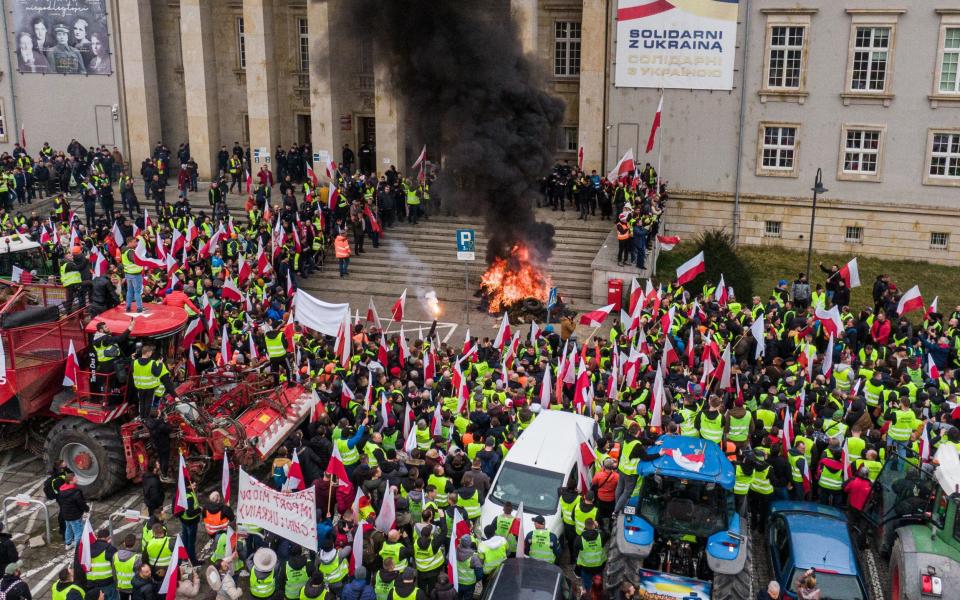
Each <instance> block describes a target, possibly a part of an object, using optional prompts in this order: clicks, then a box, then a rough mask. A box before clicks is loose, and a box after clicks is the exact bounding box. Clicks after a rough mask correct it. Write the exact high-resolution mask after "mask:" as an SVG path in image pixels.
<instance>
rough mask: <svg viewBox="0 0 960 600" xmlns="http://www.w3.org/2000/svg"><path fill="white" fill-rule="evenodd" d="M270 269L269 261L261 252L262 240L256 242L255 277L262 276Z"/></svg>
mask: <svg viewBox="0 0 960 600" xmlns="http://www.w3.org/2000/svg"><path fill="white" fill-rule="evenodd" d="M269 268H270V259H269V258H267V254H266V253H265V252H264V251H263V240H262V239H260V240H259V241H258V242H257V275H263V274H264V273H266V272H267V270H268V269H269Z"/></svg>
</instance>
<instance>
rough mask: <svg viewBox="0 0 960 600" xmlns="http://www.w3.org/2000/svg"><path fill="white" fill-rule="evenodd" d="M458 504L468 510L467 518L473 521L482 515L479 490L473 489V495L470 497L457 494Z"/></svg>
mask: <svg viewBox="0 0 960 600" xmlns="http://www.w3.org/2000/svg"><path fill="white" fill-rule="evenodd" d="M457 506H460V507H462V508H463V509H464V510H465V511H467V518H468V519H470V520H471V521H472V520H473V519H476V518H477V517H479V516H480V513H481V512H482V509H481V507H480V493H479V492H477V490H473V495H472V496H470V497H469V498H464V497H463V496H459V495H458V496H457Z"/></svg>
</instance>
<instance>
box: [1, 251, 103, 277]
mask: <svg viewBox="0 0 960 600" xmlns="http://www.w3.org/2000/svg"><path fill="white" fill-rule="evenodd" d="M93 250H94V251H95V252H96V251H97V247H96V246H94V247H93ZM98 254H99V253H98ZM90 256H91V258H92V257H93V255H92V254H91V255H90ZM10 281H12V282H14V283H32V282H33V274H31V273H30V271H27V270H26V269H21V268H20V267H18V266H17V265H13V268H12V269H11V271H10Z"/></svg>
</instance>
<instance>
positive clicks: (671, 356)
mask: <svg viewBox="0 0 960 600" xmlns="http://www.w3.org/2000/svg"><path fill="white" fill-rule="evenodd" d="M671 309H672V307H671ZM663 362H664V364H665V367H669V366H670V365H672V364H673V363H675V362H680V356H679V355H678V354H677V351H676V349H675V348H674V347H673V344H671V343H670V338H669V337H665V338H663Z"/></svg>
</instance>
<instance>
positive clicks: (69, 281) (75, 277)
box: [60, 263, 80, 287]
mask: <svg viewBox="0 0 960 600" xmlns="http://www.w3.org/2000/svg"><path fill="white" fill-rule="evenodd" d="M60 284H61V285H63V286H64V287H70V286H71V285H80V271H68V270H67V263H63V264H61V265H60Z"/></svg>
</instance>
